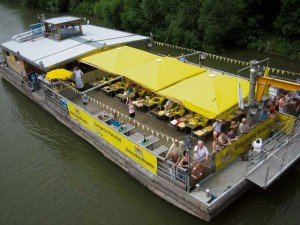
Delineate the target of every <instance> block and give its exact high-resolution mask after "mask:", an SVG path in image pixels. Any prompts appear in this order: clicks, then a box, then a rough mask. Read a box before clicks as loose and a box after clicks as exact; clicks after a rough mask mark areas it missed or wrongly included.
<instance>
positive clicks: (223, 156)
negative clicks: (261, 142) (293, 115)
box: [215, 116, 277, 170]
mask: <svg viewBox="0 0 300 225" xmlns="http://www.w3.org/2000/svg"><path fill="white" fill-rule="evenodd" d="M275 119H277V117H276V116H275V117H271V118H268V119H267V120H266V121H264V122H262V123H260V124H259V125H257V126H256V127H255V128H253V129H252V130H250V131H249V132H248V133H247V134H244V135H243V136H241V137H239V139H238V140H237V141H233V142H232V143H231V145H229V146H227V147H226V148H224V149H222V150H221V151H219V152H217V153H216V155H215V166H216V170H221V169H223V168H224V167H225V166H226V165H228V164H229V163H231V162H233V161H234V160H235V159H236V158H237V157H238V156H239V155H241V154H243V153H245V152H247V151H248V150H249V149H250V148H251V145H252V142H253V141H254V140H255V138H258V137H259V138H265V137H267V136H268V135H269V134H270V133H271V132H272V130H273V125H274V120H275Z"/></svg>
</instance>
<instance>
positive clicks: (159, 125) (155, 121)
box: [61, 90, 211, 149]
mask: <svg viewBox="0 0 300 225" xmlns="http://www.w3.org/2000/svg"><path fill="white" fill-rule="evenodd" d="M66 91H67V90H65V91H63V92H61V93H62V94H63V95H64V96H65V95H66V93H64V92H66ZM87 95H88V96H90V97H91V98H93V99H95V100H97V101H99V102H101V103H103V104H104V105H106V106H108V107H110V108H112V109H114V110H116V111H118V112H120V113H121V114H120V115H119V116H118V119H119V120H121V121H123V122H125V121H127V122H128V120H127V119H126V118H125V117H123V115H128V106H127V105H126V104H125V103H124V102H122V101H121V100H120V99H118V98H116V97H112V96H109V95H107V94H105V93H103V92H102V91H96V90H95V91H91V92H89V93H87ZM69 100H71V101H73V102H74V103H75V104H77V105H78V106H80V107H82V108H84V105H83V102H82V98H81V96H79V95H73V96H70V97H69ZM86 110H87V111H88V112H89V113H91V114H92V115H96V114H98V113H100V112H103V111H106V112H107V113H111V111H110V110H109V109H107V108H106V107H103V106H101V105H97V104H87V106H86ZM122 114H123V115H122ZM135 114H136V116H135V120H136V123H135V124H134V125H135V126H136V130H133V131H132V132H134V131H136V132H138V131H139V132H141V130H142V132H144V133H146V135H151V134H152V133H151V131H148V129H147V127H144V129H143V127H142V126H141V125H140V126H139V125H138V123H140V124H143V125H145V126H148V127H149V128H151V129H153V130H154V131H155V134H156V132H159V133H161V134H164V135H166V136H168V137H170V138H169V139H168V141H167V140H166V139H162V138H160V140H159V141H158V142H157V144H156V145H159V144H161V145H165V146H170V145H171V144H172V138H174V139H175V138H176V139H178V140H184V139H185V136H186V135H190V134H191V131H190V130H186V131H184V130H179V128H178V127H176V126H175V127H174V126H172V125H171V124H170V123H169V120H168V119H165V120H162V119H159V118H157V117H156V116H155V115H153V114H149V112H148V110H147V109H145V108H144V109H137V110H136V113H135ZM138 126H139V127H138ZM155 134H154V135H155ZM158 136H159V137H160V135H158ZM192 140H193V144H196V141H197V139H196V138H192ZM206 146H207V148H208V149H211V140H208V141H207V143H206Z"/></svg>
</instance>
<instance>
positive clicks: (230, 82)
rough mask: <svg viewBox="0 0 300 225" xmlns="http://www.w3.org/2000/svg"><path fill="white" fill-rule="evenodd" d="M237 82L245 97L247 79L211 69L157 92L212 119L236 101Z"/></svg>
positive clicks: (247, 87)
mask: <svg viewBox="0 0 300 225" xmlns="http://www.w3.org/2000/svg"><path fill="white" fill-rule="evenodd" d="M238 82H240V83H241V87H242V92H243V97H244V98H245V97H246V96H247V95H248V93H249V81H247V80H244V79H239V78H237V77H233V76H229V75H221V74H214V73H212V72H211V71H207V72H205V73H202V74H200V75H197V76H194V77H191V78H189V79H186V80H184V81H182V82H180V83H178V84H176V85H173V86H171V87H168V88H166V89H163V90H161V91H159V94H160V95H163V96H165V97H167V98H170V99H173V100H174V101H177V102H179V103H181V104H183V105H184V106H185V107H186V108H187V109H189V110H191V111H194V112H196V113H199V114H201V115H203V116H205V117H207V118H209V119H212V118H215V117H217V116H218V115H219V114H221V113H222V112H224V111H226V110H227V109H229V108H230V107H232V106H234V105H236V104H237V103H238Z"/></svg>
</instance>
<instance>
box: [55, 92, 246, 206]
mask: <svg viewBox="0 0 300 225" xmlns="http://www.w3.org/2000/svg"><path fill="white" fill-rule="evenodd" d="M72 92H73V91H72V90H70V89H66V90H64V91H61V92H60V94H62V95H63V96H65V97H67V98H68V99H69V100H71V101H72V102H73V103H75V104H77V105H78V106H80V107H82V108H84V105H83V102H82V98H81V96H79V95H74V93H73V94H72ZM87 95H88V96H90V97H91V98H93V99H95V100H97V101H99V102H101V103H103V104H104V105H105V106H103V105H99V104H94V103H88V104H87V105H86V110H87V111H88V112H89V113H91V114H92V115H97V114H98V113H100V112H103V111H106V112H108V113H109V112H110V108H112V109H114V110H116V111H118V112H120V113H122V114H124V115H128V106H127V105H126V104H125V103H124V102H122V101H120V100H119V99H118V98H116V97H112V96H109V95H107V94H105V93H103V92H101V91H91V92H89V93H87ZM106 106H108V107H110V108H108V109H107V108H106ZM118 117H119V119H120V120H123V121H124V120H125V118H123V117H122V116H120V115H119V116H118ZM135 120H136V122H137V123H141V124H144V125H146V126H149V127H150V128H152V129H154V130H155V132H161V133H163V134H165V135H167V136H168V137H170V138H177V139H179V140H184V138H185V136H186V135H189V134H190V131H186V132H185V131H182V130H179V129H178V128H176V127H173V126H171V125H170V124H169V123H168V121H167V120H165V121H163V120H161V119H158V118H156V116H155V115H150V114H149V113H148V110H136V117H135ZM135 125H136V124H135ZM141 129H142V128H141V126H139V127H137V126H136V128H135V129H133V130H132V131H131V133H135V132H141ZM143 132H145V133H146V135H147V136H148V135H151V131H147V129H146V128H144V131H143ZM158 137H159V138H160V136H159V135H158ZM209 139H211V138H210V137H209ZM192 140H193V144H196V142H197V139H196V138H192ZM171 143H172V142H171V139H169V141H166V139H161V138H160V140H159V141H158V142H157V143H155V147H158V146H161V145H165V146H167V147H168V146H170V145H171ZM205 145H206V146H207V147H208V148H209V149H211V140H208V141H206V142H205ZM150 150H151V149H150ZM165 154H166V151H164V152H162V153H161V154H160V156H162V157H164V156H165ZM246 164H247V163H246V162H243V161H241V160H240V159H237V161H236V162H234V163H233V164H231V165H229V166H227V167H226V168H224V169H223V170H222V171H220V172H217V173H213V174H211V175H210V176H208V177H207V178H206V179H204V180H203V181H202V182H201V187H200V189H194V190H192V191H191V192H190V193H189V194H190V195H191V196H193V197H194V198H196V199H197V200H200V201H201V202H203V203H207V202H208V201H209V200H210V199H211V198H210V197H208V196H207V194H206V193H205V190H206V189H209V190H210V193H211V194H212V195H213V196H215V197H218V196H220V195H221V194H222V193H224V191H226V190H228V188H231V187H233V186H235V185H236V184H238V183H239V182H240V181H242V180H244V179H245V172H246V166H247V165H246Z"/></svg>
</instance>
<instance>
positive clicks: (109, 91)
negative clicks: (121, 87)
mask: <svg viewBox="0 0 300 225" xmlns="http://www.w3.org/2000/svg"><path fill="white" fill-rule="evenodd" d="M101 90H102V91H104V92H105V93H106V94H107V95H111V96H113V94H115V93H116V91H117V89H116V88H115V86H105V87H104V88H102V89H101Z"/></svg>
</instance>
